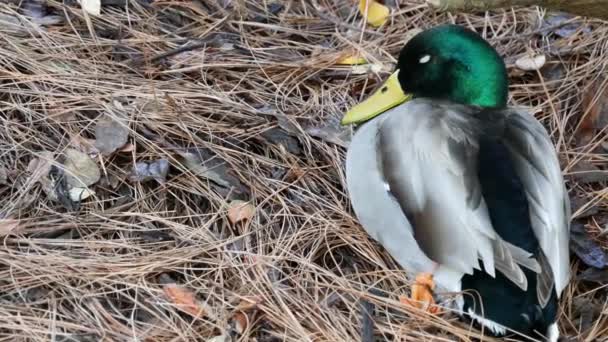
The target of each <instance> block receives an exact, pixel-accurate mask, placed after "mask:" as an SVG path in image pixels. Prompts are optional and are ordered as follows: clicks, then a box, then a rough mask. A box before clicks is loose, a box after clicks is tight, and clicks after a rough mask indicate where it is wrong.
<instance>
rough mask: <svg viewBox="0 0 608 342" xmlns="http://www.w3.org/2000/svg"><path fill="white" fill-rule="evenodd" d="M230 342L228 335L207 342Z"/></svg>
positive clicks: (214, 337)
mask: <svg viewBox="0 0 608 342" xmlns="http://www.w3.org/2000/svg"><path fill="white" fill-rule="evenodd" d="M228 341H230V338H229V337H228V335H218V336H213V337H212V338H210V339H208V340H207V342H228Z"/></svg>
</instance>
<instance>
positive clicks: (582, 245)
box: [570, 222, 608, 268]
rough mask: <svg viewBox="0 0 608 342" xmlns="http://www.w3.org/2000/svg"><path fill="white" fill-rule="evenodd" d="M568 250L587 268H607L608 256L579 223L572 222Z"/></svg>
mask: <svg viewBox="0 0 608 342" xmlns="http://www.w3.org/2000/svg"><path fill="white" fill-rule="evenodd" d="M570 249H571V250H572V251H573V252H574V253H575V254H576V255H577V256H578V257H579V258H580V259H581V261H583V262H584V263H585V264H586V265H587V266H591V267H595V268H604V267H606V266H608V255H606V252H605V251H604V250H603V249H602V247H601V246H600V245H599V244H598V243H597V242H595V241H594V240H593V239H592V238H591V236H589V234H588V233H587V231H586V230H585V227H584V225H583V224H582V223H580V222H574V223H573V224H572V227H571V229H570Z"/></svg>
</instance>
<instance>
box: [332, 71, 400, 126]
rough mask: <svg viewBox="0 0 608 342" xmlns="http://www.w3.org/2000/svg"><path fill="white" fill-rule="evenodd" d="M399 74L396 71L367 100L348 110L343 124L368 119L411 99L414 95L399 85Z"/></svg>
mask: <svg viewBox="0 0 608 342" xmlns="http://www.w3.org/2000/svg"><path fill="white" fill-rule="evenodd" d="M398 74H399V70H397V71H395V72H394V73H393V74H392V75H391V76H390V77H389V78H388V80H386V82H384V84H383V85H382V87H380V89H378V90H376V92H374V93H373V94H372V95H371V96H370V97H369V98H368V99H367V100H365V101H363V102H361V103H359V104H358V105H356V106H354V107H353V108H351V109H350V110H349V111H348V112H346V114H345V115H344V117H343V118H342V122H341V123H342V125H348V124H353V123H357V122H363V121H367V120H369V119H371V118H373V117H375V116H377V115H379V114H382V113H384V112H386V111H387V110H389V109H391V108H393V107H395V106H397V105H399V104H401V103H403V102H405V101H408V100H410V99H411V98H412V96H411V95H410V94H405V93H404V92H403V90H402V89H401V86H400V85H399V79H398V78H397V75H398Z"/></svg>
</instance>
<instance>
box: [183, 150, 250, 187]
mask: <svg viewBox="0 0 608 342" xmlns="http://www.w3.org/2000/svg"><path fill="white" fill-rule="evenodd" d="M177 153H178V154H179V155H180V156H181V157H182V162H183V164H184V166H186V168H187V169H188V170H189V171H190V172H192V173H193V174H194V175H196V176H200V177H203V178H206V179H208V180H210V181H212V182H214V183H216V184H217V185H219V186H222V187H224V188H228V189H231V188H232V189H234V190H235V191H236V192H238V193H240V194H246V193H247V192H248V191H247V189H246V188H245V187H244V186H243V184H242V183H241V182H240V181H239V180H238V178H236V177H235V176H233V175H231V174H230V168H229V167H228V164H227V163H226V162H225V161H224V160H222V159H221V158H220V157H219V156H217V155H215V154H214V153H213V152H211V151H210V150H208V149H205V148H191V149H178V150H177Z"/></svg>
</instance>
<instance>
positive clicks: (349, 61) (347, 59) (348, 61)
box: [336, 55, 367, 65]
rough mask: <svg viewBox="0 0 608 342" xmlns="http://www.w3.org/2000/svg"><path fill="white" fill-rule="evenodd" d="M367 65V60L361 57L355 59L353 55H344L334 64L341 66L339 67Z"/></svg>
mask: <svg viewBox="0 0 608 342" xmlns="http://www.w3.org/2000/svg"><path fill="white" fill-rule="evenodd" d="M365 63H367V60H366V59H365V58H363V57H357V56H354V55H346V56H344V57H342V58H340V59H338V61H337V62H336V64H341V65H358V64H365Z"/></svg>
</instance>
